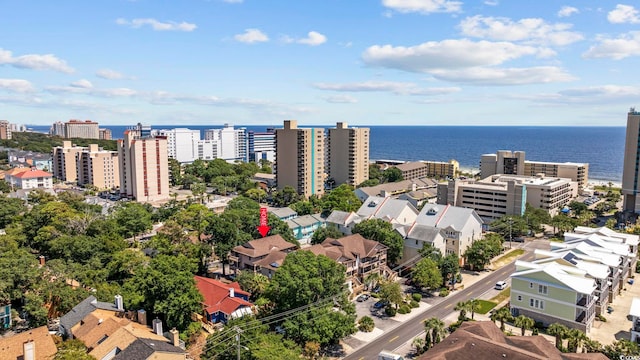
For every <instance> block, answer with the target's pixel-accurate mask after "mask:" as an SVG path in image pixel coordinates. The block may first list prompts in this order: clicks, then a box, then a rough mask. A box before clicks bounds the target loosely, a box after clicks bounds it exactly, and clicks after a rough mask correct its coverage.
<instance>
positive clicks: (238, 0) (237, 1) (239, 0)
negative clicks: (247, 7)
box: [222, 0, 244, 4]
mask: <svg viewBox="0 0 640 360" xmlns="http://www.w3.org/2000/svg"><path fill="white" fill-rule="evenodd" d="M222 1H224V2H226V3H228V4H242V2H244V0H222Z"/></svg>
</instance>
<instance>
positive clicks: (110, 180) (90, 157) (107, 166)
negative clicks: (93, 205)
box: [76, 144, 120, 190]
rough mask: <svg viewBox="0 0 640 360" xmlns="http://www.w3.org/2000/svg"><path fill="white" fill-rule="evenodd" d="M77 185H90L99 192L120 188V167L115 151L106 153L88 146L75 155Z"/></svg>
mask: <svg viewBox="0 0 640 360" xmlns="http://www.w3.org/2000/svg"><path fill="white" fill-rule="evenodd" d="M76 171H77V174H78V180H77V181H78V184H79V185H87V184H91V185H93V186H95V187H96V188H98V189H99V190H108V189H115V188H119V187H120V165H119V162H118V152H117V151H107V150H103V149H100V148H98V145H97V144H90V145H89V147H88V148H84V149H83V150H82V151H81V152H79V153H77V155H76Z"/></svg>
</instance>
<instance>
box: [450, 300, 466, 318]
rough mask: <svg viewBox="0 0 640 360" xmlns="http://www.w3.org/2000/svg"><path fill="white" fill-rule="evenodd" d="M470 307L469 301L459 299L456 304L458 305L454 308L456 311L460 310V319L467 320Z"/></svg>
mask: <svg viewBox="0 0 640 360" xmlns="http://www.w3.org/2000/svg"><path fill="white" fill-rule="evenodd" d="M468 309H469V301H459V302H458V303H457V304H456V307H454V308H453V310H455V311H460V315H459V316H458V320H460V321H465V320H467V310H468Z"/></svg>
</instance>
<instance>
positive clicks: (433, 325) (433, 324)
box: [424, 317, 446, 348]
mask: <svg viewBox="0 0 640 360" xmlns="http://www.w3.org/2000/svg"><path fill="white" fill-rule="evenodd" d="M444 326H445V325H444V322H443V321H442V320H440V319H438V318H435V317H433V318H431V319H428V320H427V321H425V323H424V329H425V332H426V336H425V342H426V343H427V344H428V345H429V348H430V347H432V346H433V345H435V344H437V343H439V342H440V341H441V340H442V339H443V338H444V336H445V335H446V330H445V327H444ZM429 334H431V339H428V337H429Z"/></svg>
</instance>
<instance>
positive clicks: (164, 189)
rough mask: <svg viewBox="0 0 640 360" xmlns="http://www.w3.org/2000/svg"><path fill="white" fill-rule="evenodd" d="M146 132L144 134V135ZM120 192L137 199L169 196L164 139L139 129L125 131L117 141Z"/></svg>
mask: <svg viewBox="0 0 640 360" xmlns="http://www.w3.org/2000/svg"><path fill="white" fill-rule="evenodd" d="M145 135H146V136H145ZM118 153H119V156H120V194H122V195H123V196H127V197H129V198H135V199H136V200H137V201H156V200H164V199H168V198H169V164H168V153H167V138H166V137H164V136H155V137H153V136H149V135H147V134H146V133H145V132H144V131H143V130H142V129H139V130H134V129H130V130H126V131H125V132H124V139H122V140H118Z"/></svg>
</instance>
